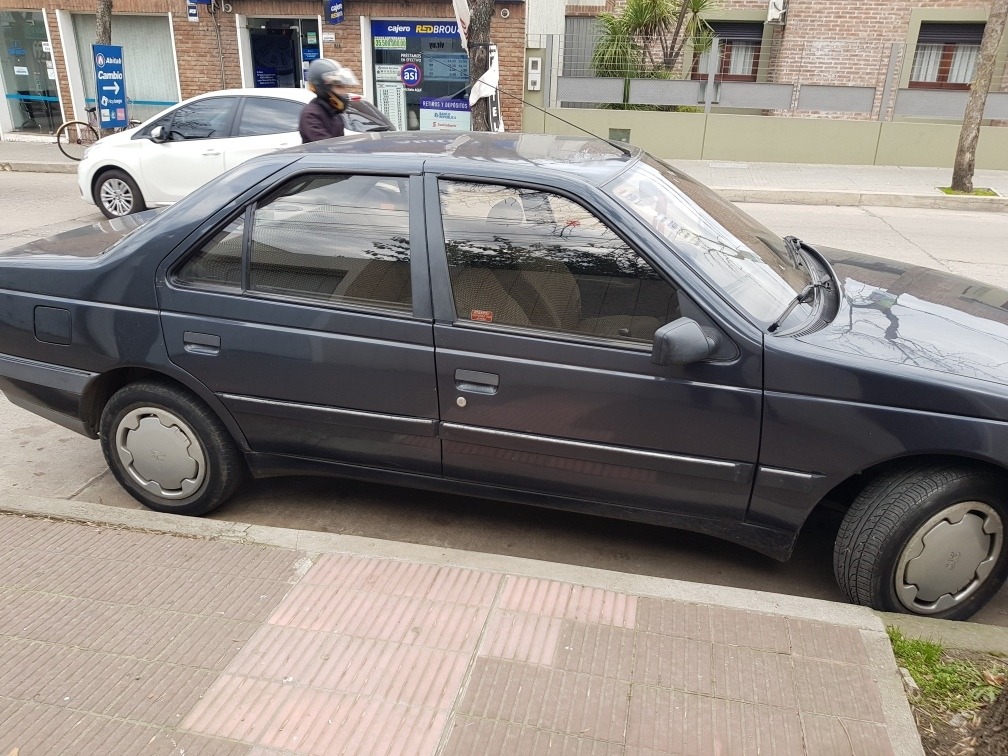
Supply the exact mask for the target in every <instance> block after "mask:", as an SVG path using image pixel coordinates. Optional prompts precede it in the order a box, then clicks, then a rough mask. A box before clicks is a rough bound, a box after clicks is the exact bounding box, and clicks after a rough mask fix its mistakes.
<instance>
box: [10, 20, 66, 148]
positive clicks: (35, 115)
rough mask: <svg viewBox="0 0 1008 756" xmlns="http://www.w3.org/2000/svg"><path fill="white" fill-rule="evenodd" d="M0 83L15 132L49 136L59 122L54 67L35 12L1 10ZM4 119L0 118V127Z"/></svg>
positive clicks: (41, 23) (46, 37)
mask: <svg viewBox="0 0 1008 756" xmlns="http://www.w3.org/2000/svg"><path fill="white" fill-rule="evenodd" d="M0 81H2V82H3V86H4V99H5V100H6V102H7V109H8V113H9V118H10V126H8V128H13V129H14V130H15V131H27V132H35V133H39V132H41V133H44V134H52V133H53V132H54V131H55V130H56V128H57V127H58V126H59V125H60V123H61V122H62V112H61V110H60V103H59V98H58V97H57V95H56V68H55V63H54V62H53V59H52V49H51V46H50V44H49V39H48V35H47V33H46V26H45V20H44V19H43V17H42V14H41V13H39V12H38V11H0ZM5 120H6V119H5V118H0V126H2V125H3V123H4V121H5Z"/></svg>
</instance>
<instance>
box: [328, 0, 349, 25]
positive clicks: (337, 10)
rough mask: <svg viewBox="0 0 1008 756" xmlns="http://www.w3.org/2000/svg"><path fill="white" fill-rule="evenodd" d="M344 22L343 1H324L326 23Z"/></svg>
mask: <svg viewBox="0 0 1008 756" xmlns="http://www.w3.org/2000/svg"><path fill="white" fill-rule="evenodd" d="M345 20H346V16H345V15H344V14H343V0H326V23H327V24H342V23H343V22H344V21H345Z"/></svg>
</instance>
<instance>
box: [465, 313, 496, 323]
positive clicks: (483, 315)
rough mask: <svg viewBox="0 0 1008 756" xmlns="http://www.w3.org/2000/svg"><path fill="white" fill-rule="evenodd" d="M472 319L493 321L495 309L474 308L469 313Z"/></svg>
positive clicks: (484, 321) (485, 321)
mask: <svg viewBox="0 0 1008 756" xmlns="http://www.w3.org/2000/svg"><path fill="white" fill-rule="evenodd" d="M469 319H470V320H479V321H481V322H483V323H493V310H473V311H472V312H471V313H469Z"/></svg>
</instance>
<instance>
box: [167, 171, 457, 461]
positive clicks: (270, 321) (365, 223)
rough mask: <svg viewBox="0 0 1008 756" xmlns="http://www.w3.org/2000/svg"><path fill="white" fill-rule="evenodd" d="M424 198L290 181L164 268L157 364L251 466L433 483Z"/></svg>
mask: <svg viewBox="0 0 1008 756" xmlns="http://www.w3.org/2000/svg"><path fill="white" fill-rule="evenodd" d="M420 182H421V179H420V178H419V177H414V178H413V179H411V178H410V177H409V176H406V175H400V176H395V175H373V174H364V173H355V172H347V173H331V172H324V171H309V172H306V173H300V174H298V175H295V176H293V177H290V178H289V179H287V180H286V181H285V182H283V183H282V184H281V185H279V186H278V187H276V188H275V189H273V190H272V191H269V192H268V194H266V195H264V196H262V197H261V198H260V199H259V200H258V201H256V202H252V203H251V204H250V205H248V206H247V207H246V208H245V209H244V212H241V213H240V214H237V215H232V216H231V217H230V218H224V219H222V221H221V222H219V223H217V224H216V227H215V228H211V229H209V230H208V232H207V233H206V234H204V236H203V237H202V240H201V241H200V242H199V243H197V244H196V245H195V247H194V249H193V250H192V253H191V254H188V255H187V256H185V257H184V258H183V259H181V260H180V261H179V262H178V263H166V264H171V266H172V267H171V268H170V269H169V270H167V271H165V272H164V275H165V277H166V278H167V285H166V286H164V287H163V291H162V292H161V295H160V298H161V313H162V315H161V318H162V327H163V329H164V336H165V342H166V345H167V348H168V353H169V356H170V358H171V360H172V361H173V362H174V363H175V364H176V365H178V366H179V367H181V368H182V369H183V370H186V371H187V372H189V373H190V374H191V375H193V376H195V377H196V378H197V379H198V380H199V381H201V382H202V383H203V384H204V385H205V386H207V387H208V388H209V389H210V390H211V391H213V392H214V394H216V395H217V397H218V398H219V399H220V400H221V402H222V403H223V404H224V405H225V406H226V407H227V409H228V410H229V411H230V412H231V413H232V415H233V416H234V418H235V420H236V421H237V423H238V425H239V426H240V428H241V430H242V432H243V433H244V435H245V439H246V441H247V443H248V446H249V447H250V449H251V450H252V451H253V452H263V453H267V454H273V455H276V454H282V455H295V456H298V457H307V458H310V459H313V460H322V461H327V462H330V463H343V464H347V465H354V466H359V465H372V466H375V467H380V468H383V469H389V470H393V471H400V472H411V473H422V474H432V475H440V472H441V456H440V455H441V451H440V442H439V441H438V439H437V401H436V391H435V386H434V349H433V341H432V333H431V324H430V300H429V295H428V294H427V292H428V284H427V263H426V256H425V252H424V247H423V234H422V233H421V232H419V231H417V232H415V233H414V230H415V229H412V228H411V217H414V218H420V217H421V215H422V201H421V196H420V195H421V193H422V192H421V191H420V189H419V187H420V186H421V183H420ZM411 185H412V186H411ZM411 206H412V210H411ZM414 272H416V274H417V275H418V276H419V279H420V280H419V282H417V283H416V290H418V291H423V292H424V295H423V296H415V295H414V280H413V276H414ZM291 469H293V468H291Z"/></svg>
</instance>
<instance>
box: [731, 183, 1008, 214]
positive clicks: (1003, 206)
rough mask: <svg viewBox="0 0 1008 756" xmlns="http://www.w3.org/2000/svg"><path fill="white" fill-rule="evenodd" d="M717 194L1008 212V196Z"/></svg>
mask: <svg viewBox="0 0 1008 756" xmlns="http://www.w3.org/2000/svg"><path fill="white" fill-rule="evenodd" d="M714 191H716V192H717V193H718V194H720V195H721V196H722V197H724V198H725V199H726V200H728V201H730V202H753V203H765V204H768V205H833V206H837V207H908V208H924V209H929V210H976V211H986V212H1002V213H1003V212H1008V197H963V196H954V195H946V194H935V195H931V194H899V193H895V192H859V191H842V190H831V189H827V190H818V191H817V190H811V191H806V190H796V189H740V188H737V187H736V188H717V187H715V189H714Z"/></svg>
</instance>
